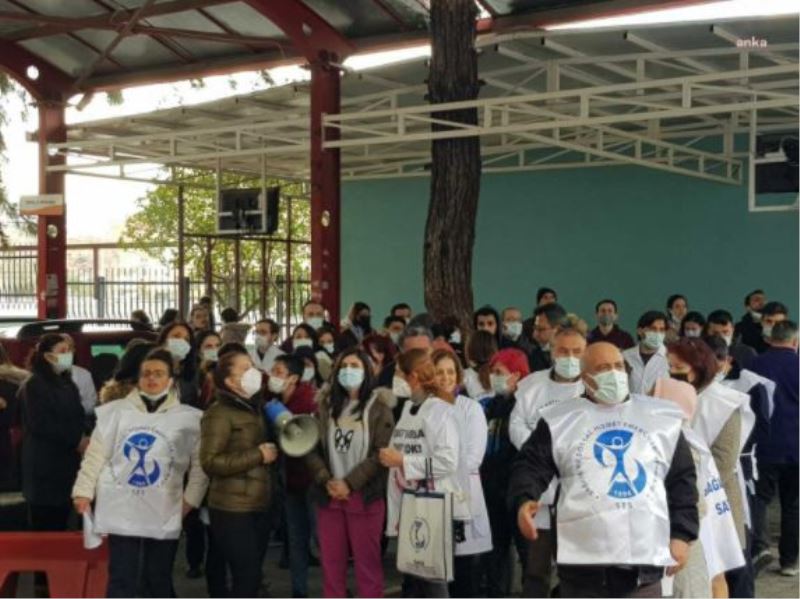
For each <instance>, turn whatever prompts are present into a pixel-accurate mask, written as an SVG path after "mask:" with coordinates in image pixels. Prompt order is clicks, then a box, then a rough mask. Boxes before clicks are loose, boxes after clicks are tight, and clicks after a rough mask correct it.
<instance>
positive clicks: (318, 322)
mask: <svg viewBox="0 0 800 599" xmlns="http://www.w3.org/2000/svg"><path fill="white" fill-rule="evenodd" d="M324 322H325V321H324V320H323V319H322V317H321V316H311V317H310V318H309V319H308V320H307V321H306V324H307V325H308V326H310V327H311V328H312V329H314V330H315V331H316V330H317V329H318V328H320V327H321V326H322V325H323V324H324Z"/></svg>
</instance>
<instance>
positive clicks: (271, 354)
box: [250, 345, 284, 374]
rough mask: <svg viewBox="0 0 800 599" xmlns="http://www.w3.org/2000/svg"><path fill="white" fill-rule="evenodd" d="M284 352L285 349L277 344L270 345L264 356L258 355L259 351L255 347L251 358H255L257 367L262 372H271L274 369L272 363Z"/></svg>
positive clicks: (254, 362)
mask: <svg viewBox="0 0 800 599" xmlns="http://www.w3.org/2000/svg"><path fill="white" fill-rule="evenodd" d="M283 353H284V352H283V350H282V349H281V348H279V347H278V346H277V345H270V346H269V347H268V348H267V351H265V352H264V357H263V358H262V357H260V356H259V355H258V351H257V350H256V349H255V348H253V349H251V350H250V359H251V360H253V364H254V365H255V367H256V368H258V369H259V370H260V371H261V372H266V373H267V374H269V371H270V370H272V365H273V364H275V358H277V357H278V356H282V355H283Z"/></svg>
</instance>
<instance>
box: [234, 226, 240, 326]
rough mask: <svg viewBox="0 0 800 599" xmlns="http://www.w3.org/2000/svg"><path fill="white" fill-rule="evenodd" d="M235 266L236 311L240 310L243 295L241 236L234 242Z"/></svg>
mask: <svg viewBox="0 0 800 599" xmlns="http://www.w3.org/2000/svg"><path fill="white" fill-rule="evenodd" d="M233 261H234V264H233V268H234V280H233V285H234V287H233V293H234V299H233V307H234V308H236V311H237V312H239V311H240V310H241V309H242V307H241V295H242V240H241V239H240V238H239V237H236V239H235V240H234V242H233Z"/></svg>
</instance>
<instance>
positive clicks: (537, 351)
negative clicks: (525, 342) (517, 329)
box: [528, 303, 567, 372]
mask: <svg viewBox="0 0 800 599" xmlns="http://www.w3.org/2000/svg"><path fill="white" fill-rule="evenodd" d="M566 316H567V311H566V310H564V308H562V307H561V305H560V304H556V303H547V304H542V305H541V306H539V307H537V308H536V310H534V311H533V340H534V346H533V348H532V349H531V351H530V353H529V354H528V365H529V366H530V369H531V372H538V371H539V370H547V369H548V368H550V367H551V366H552V365H553V360H552V358H551V357H550V340H551V339H552V338H553V335H554V334H555V332H556V329H557V328H558V326H559V325H560V324H561V323H562V322H563V320H564V319H565V318H566Z"/></svg>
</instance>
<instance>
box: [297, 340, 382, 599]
mask: <svg viewBox="0 0 800 599" xmlns="http://www.w3.org/2000/svg"><path fill="white" fill-rule="evenodd" d="M331 381H332V382H331V384H330V385H326V386H325V387H323V388H322V390H321V391H320V394H319V396H318V399H319V422H320V440H321V442H320V444H319V446H318V449H317V451H315V452H312V453H310V454H309V455H308V456H306V462H307V463H308V465H309V469H310V470H311V473H312V475H313V478H314V483H315V487H314V490H315V491H316V492H315V499H316V500H317V503H318V507H317V534H318V536H319V544H320V553H321V558H322V559H321V562H322V577H323V583H322V584H323V594H324V596H325V597H347V561H348V557H349V552H348V547H349V548H350V550H351V551H352V556H353V561H354V564H355V575H356V586H357V590H358V596H359V597H381V596H383V565H382V563H381V537H382V529H383V522H384V513H385V511H386V501H385V500H384V495H385V492H386V476H387V469H386V468H385V467H384V466H382V465H381V463H380V461H379V460H378V453H379V451H380V449H381V448H383V447H386V446H387V445H388V444H389V439H390V438H391V436H392V430H393V429H394V418H393V417H392V407H393V404H394V402H395V399H394V396H392V394H391V393H388V392H386V393H382V392H380V391H375V390H373V386H374V381H375V379H374V375H373V374H372V368H371V366H370V362H369V358H368V357H367V355H366V354H365V353H364V352H363V351H361V350H359V349H357V348H351V349H348V350H345V351H344V352H343V353H342V355H341V356H340V357H339V358H338V360H337V361H336V364H335V366H334V369H333V371H332V377H331Z"/></svg>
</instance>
